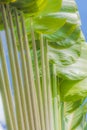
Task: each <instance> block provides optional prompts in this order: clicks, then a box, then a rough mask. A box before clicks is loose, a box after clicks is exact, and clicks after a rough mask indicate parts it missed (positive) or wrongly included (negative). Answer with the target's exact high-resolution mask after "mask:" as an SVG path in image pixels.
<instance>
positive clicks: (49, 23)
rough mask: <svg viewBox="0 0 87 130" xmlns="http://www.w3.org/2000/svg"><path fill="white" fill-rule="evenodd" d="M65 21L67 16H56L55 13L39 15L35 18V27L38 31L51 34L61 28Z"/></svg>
mask: <svg viewBox="0 0 87 130" xmlns="http://www.w3.org/2000/svg"><path fill="white" fill-rule="evenodd" d="M65 21H66V19H65V18H60V17H55V16H53V15H52V16H51V15H48V16H42V17H37V18H36V19H34V28H35V31H36V32H39V33H45V34H51V33H53V32H55V31H56V30H58V29H59V28H61V27H62V26H63V25H64V23H65Z"/></svg>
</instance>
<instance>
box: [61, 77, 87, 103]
mask: <svg viewBox="0 0 87 130" xmlns="http://www.w3.org/2000/svg"><path fill="white" fill-rule="evenodd" d="M60 91H61V99H62V100H64V101H73V102H74V101H77V100H80V99H82V98H85V97H86V96H87V78H85V79H83V80H80V81H70V80H64V81H63V82H62V84H61V86H60Z"/></svg>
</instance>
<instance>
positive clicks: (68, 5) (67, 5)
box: [61, 0, 78, 13]
mask: <svg viewBox="0 0 87 130" xmlns="http://www.w3.org/2000/svg"><path fill="white" fill-rule="evenodd" d="M77 10H78V8H77V5H76V2H75V1H74V0H69V1H68V0H63V2H62V8H61V11H62V12H64V11H67V12H69V13H70V12H73V13H74V12H76V11H77Z"/></svg>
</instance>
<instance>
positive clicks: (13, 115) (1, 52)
mask: <svg viewBox="0 0 87 130" xmlns="http://www.w3.org/2000/svg"><path fill="white" fill-rule="evenodd" d="M0 54H1V64H2V70H3V75H4V79H5V80H4V82H5V86H6V88H5V89H6V90H5V91H6V92H7V99H8V102H9V107H10V112H11V118H12V122H13V126H14V130H15V129H16V130H17V128H18V127H17V122H16V119H15V113H14V107H13V101H12V94H11V90H10V81H9V77H8V71H7V65H6V59H5V55H4V50H3V45H2V41H1V39H0Z"/></svg>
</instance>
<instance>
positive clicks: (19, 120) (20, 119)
mask: <svg viewBox="0 0 87 130" xmlns="http://www.w3.org/2000/svg"><path fill="white" fill-rule="evenodd" d="M1 10H2V17H3V23H4V28H5V34H6V40H7V46H8V53H9V59H10V65H11V72H12V81H13V87H14V99H15V107H16V119H17V123H18V129H19V130H24V129H25V128H24V120H23V113H22V106H21V98H20V90H19V87H18V79H17V73H16V66H15V61H14V55H13V50H12V46H11V40H10V35H9V33H10V32H9V28H8V22H7V17H6V11H5V7H4V5H1Z"/></svg>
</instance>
